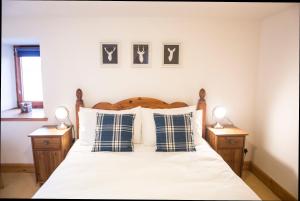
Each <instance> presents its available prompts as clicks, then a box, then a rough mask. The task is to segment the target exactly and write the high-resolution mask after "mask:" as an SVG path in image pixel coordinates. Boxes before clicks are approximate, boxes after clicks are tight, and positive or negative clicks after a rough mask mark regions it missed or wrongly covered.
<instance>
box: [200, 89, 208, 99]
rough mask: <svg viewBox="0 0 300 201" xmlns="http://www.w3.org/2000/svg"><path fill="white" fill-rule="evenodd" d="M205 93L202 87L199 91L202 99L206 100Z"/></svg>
mask: <svg viewBox="0 0 300 201" xmlns="http://www.w3.org/2000/svg"><path fill="white" fill-rule="evenodd" d="M205 95H206V92H205V89H203V88H201V89H200V91H199V97H200V101H205Z"/></svg>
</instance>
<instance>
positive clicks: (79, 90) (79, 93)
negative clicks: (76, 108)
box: [76, 89, 82, 100]
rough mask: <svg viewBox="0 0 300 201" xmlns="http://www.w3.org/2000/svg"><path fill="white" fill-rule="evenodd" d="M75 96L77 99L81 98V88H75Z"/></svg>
mask: <svg viewBox="0 0 300 201" xmlns="http://www.w3.org/2000/svg"><path fill="white" fill-rule="evenodd" d="M76 97H77V100H82V90H81V89H77V90H76Z"/></svg>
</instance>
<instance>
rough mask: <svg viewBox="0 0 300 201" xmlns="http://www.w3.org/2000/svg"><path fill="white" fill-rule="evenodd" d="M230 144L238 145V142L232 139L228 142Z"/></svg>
mask: <svg viewBox="0 0 300 201" xmlns="http://www.w3.org/2000/svg"><path fill="white" fill-rule="evenodd" d="M228 143H229V144H235V143H236V141H235V140H233V139H230V140H228Z"/></svg>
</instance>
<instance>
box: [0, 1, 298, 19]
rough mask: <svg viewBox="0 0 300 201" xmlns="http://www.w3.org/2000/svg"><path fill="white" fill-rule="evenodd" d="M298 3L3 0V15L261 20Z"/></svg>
mask: <svg viewBox="0 0 300 201" xmlns="http://www.w3.org/2000/svg"><path fill="white" fill-rule="evenodd" d="M290 6H299V3H298V4H297V3H244V2H240V3H236V2H184V1H182V2H154V1H142V2H137V1H134V2H128V1H127V2H126V1H106V2H105V1H25V0H23V1H21V0H19V1H16V0H3V1H2V17H219V18H220V17H221V18H238V19H247V20H259V19H262V18H264V17H266V16H268V15H272V14H274V13H276V12H280V11H282V10H284V9H286V8H288V7H290Z"/></svg>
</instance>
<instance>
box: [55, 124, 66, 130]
mask: <svg viewBox="0 0 300 201" xmlns="http://www.w3.org/2000/svg"><path fill="white" fill-rule="evenodd" d="M56 128H57V129H58V130H64V129H67V128H68V126H67V125H66V124H65V123H63V122H62V123H60V124H59V125H57V126H56Z"/></svg>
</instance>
